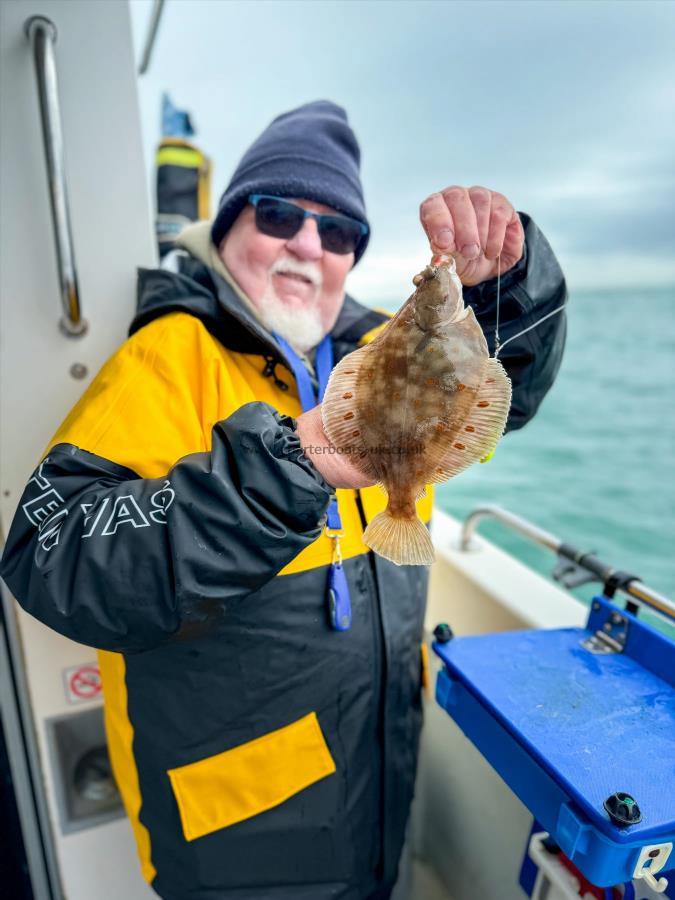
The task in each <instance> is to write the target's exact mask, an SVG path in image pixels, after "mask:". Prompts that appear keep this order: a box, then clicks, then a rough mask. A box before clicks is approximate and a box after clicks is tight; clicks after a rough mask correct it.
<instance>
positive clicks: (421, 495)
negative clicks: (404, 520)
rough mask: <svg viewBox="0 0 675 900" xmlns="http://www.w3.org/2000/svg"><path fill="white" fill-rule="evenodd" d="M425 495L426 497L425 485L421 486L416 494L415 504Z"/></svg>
mask: <svg viewBox="0 0 675 900" xmlns="http://www.w3.org/2000/svg"><path fill="white" fill-rule="evenodd" d="M426 495H427V487H426V485H423V486H422V487H421V488H420V489H419V491H418V492H417V495H416V497H415V503H417V501H418V500H424V498H425V497H426Z"/></svg>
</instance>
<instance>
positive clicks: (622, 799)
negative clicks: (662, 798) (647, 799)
mask: <svg viewBox="0 0 675 900" xmlns="http://www.w3.org/2000/svg"><path fill="white" fill-rule="evenodd" d="M603 806H604V807H605V809H606V810H607V812H608V814H609V817H610V819H611V820H612V822H614V824H615V825H618V826H619V827H620V828H626V826H628V825H635V824H636V823H637V822H641V821H642V813H641V812H640V807H639V806H638V805H637V803H636V802H635V799H634V798H633V797H631V795H630V794H626V793H625V792H624V791H617V792H616V794H612V796H611V797H608V798H607V799H606V800H605V802H604V803H603Z"/></svg>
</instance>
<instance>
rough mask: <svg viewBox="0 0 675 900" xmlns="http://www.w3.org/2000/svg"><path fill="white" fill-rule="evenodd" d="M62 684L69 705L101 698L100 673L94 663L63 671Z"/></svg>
mask: <svg viewBox="0 0 675 900" xmlns="http://www.w3.org/2000/svg"><path fill="white" fill-rule="evenodd" d="M63 682H64V686H65V689H66V699H67V700H68V702H69V703H84V702H86V701H87V700H97V699H98V698H99V697H100V696H101V672H100V670H99V667H98V666H97V665H96V663H88V664H87V665H84V666H74V667H73V668H72V669H64V670H63Z"/></svg>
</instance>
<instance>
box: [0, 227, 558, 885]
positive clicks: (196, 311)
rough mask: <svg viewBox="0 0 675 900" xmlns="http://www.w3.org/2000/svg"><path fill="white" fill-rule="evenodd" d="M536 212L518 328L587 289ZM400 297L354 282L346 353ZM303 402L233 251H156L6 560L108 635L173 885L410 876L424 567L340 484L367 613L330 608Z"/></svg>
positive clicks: (535, 351)
mask: <svg viewBox="0 0 675 900" xmlns="http://www.w3.org/2000/svg"><path fill="white" fill-rule="evenodd" d="M527 234H528V258H526V261H525V262H524V264H522V265H521V266H520V268H519V270H518V271H517V272H516V273H514V274H513V275H512V278H511V280H510V282H509V280H508V279H506V284H505V286H504V294H503V299H502V302H503V306H502V323H503V324H502V326H501V330H502V336H503V337H505V336H508V333H509V329H511V331H512V333H515V331H516V329H520V328H523V327H526V326H527V324H528V317H529V316H535V317H536V316H540V315H542V314H543V313H544V312H545V311H546V307H547V305H549V306H550V308H553V304H554V303H559V302H560V298H561V292H562V295H563V296H564V282H563V280H562V275H561V274H560V271H559V269H558V268H557V264H556V263H555V259H554V258H553V256H552V254H551V252H550V249H548V245H547V244H546V243H545V241H544V239H543V237H542V236H541V235H540V233H539V232H538V231H537V230H536V228H535V227H534V226H533V225H532V224H531V223H530V224H528V226H527ZM544 270H546V271H544ZM528 284H532V285H535V286H536V285H539V286H540V287H541V286H542V285H543V288H542V289H540V290H539V293H538V294H534V295H533V293H532V291H531V290H528ZM482 291H483V293H481V292H480V291H476V292H474V301H475V308H476V311H477V313H478V314H479V319H480V318H481V314H482V316H483V318H484V319H486V320H489V316H490V314H491V313H490V310H492V311H494V306H493V305H491V304H492V301H493V298H492V295H490V293H489V291H488V290H486V289H482ZM468 294H469V297H468V299H469V300H470V299H471V292H468ZM504 310H506V313H505V312H504ZM509 310H510V311H511V312H510V314H509ZM556 319H559V322H558V324H557V325H555V326H554V330H553V331H549V338H548V339H547V338H546V337H545V336H544V337H542V335H537V338H536V340H537V342H538V345H539V344H541V347H542V348H543V347H545V349H546V352H545V353H543V352H539V346H538V345H534V344H532V343H524V342H523V341H521V342H520V344H519V345H518V350H517V354H516V355H515V356H514V357H513V359H514V360H515V362H513V365H512V372H511V374H512V375H513V378H514V383H515V392H514V394H515V399H514V421H513V423H512V424H515V425H516V426H518V425H521V424H523V422H524V421H526V419H527V418H529V415H531V414H532V412H533V411H534V409H536V406H537V405H538V402H539V401H540V400H541V397H542V396H543V394H544V393H545V392H546V390H547V389H548V387H549V386H550V383H551V381H552V380H553V376H554V375H555V371H557V367H558V365H559V361H560V354H561V352H562V344H563V343H564V324H561V322H562V318H561V317H553V321H554V320H556ZM384 321H385V316H384V315H383V314H381V313H377V312H374V311H372V310H368V309H366V308H364V307H362V306H360V305H359V304H357V303H356V302H355V301H354V300H352V299H351V298H347V299H346V301H345V304H344V307H343V310H342V312H341V315H340V317H339V319H338V321H337V323H336V326H335V328H334V331H333V338H334V347H335V356H336V362H337V361H339V359H340V358H341V357H343V356H344V355H345V354H346V353H348V352H350V351H351V350H353V349H355V348H356V347H357V346H359V345H360V344H361V343H363V342H364V341H366V340H368V339H369V337H370V336H372V334H373V332H374V331H375V330H377V329H378V328H379V327H381V326H382V324H383V322H384ZM486 330H488V329H486ZM542 342H543V343H542ZM513 343H514V344H515V343H516V342H513ZM505 363H506V365H507V368H508V367H509V360H508V358H507V359H505ZM533 385H536V390H533ZM537 392H538V393H537ZM300 412H301V408H300V404H299V400H298V395H297V391H296V387H295V384H294V381H293V378H292V375H291V372H290V367H289V366H288V365H286V361H285V359H284V357H283V355H282V354H281V353H280V351H279V349H278V347H277V346H276V344H275V343H274V342H273V341H272V339H271V337H270V335H269V334H268V333H267V332H266V331H265V330H264V328H263V327H262V325H261V324H260V323H259V322H258V321H257V320H256V318H255V316H253V315H252V313H251V311H250V309H249V308H248V306H247V304H246V303H245V302H243V301H242V299H241V297H239V296H238V294H237V293H236V292H235V291H234V290H233V288H232V287H231V286H230V285H229V284H228V283H227V282H226V281H225V280H224V279H223V278H222V277H221V276H220V275H219V274H218V273H217V272H215V271H214V270H213V269H212V268H211V267H209V266H207V265H205V264H204V263H203V262H201V261H200V260H199V259H197V258H195V257H194V256H190V255H186V256H185V257H184V258H183V259H182V260H181V263H180V270H179V271H178V272H169V271H165V270H153V271H149V270H146V271H142V272H141V273H140V279H139V312H138V315H137V317H136V319H135V321H134V323H133V325H132V328H131V337H130V338H129V340H128V341H127V342H126V343H125V344H124V345H123V346H122V347H121V348H120V350H119V351H118V352H117V353H115V355H114V356H113V357H112V358H111V359H110V360H109V361H108V362H107V363H106V364H105V365H104V367H103V369H102V370H101V372H100V373H99V374H98V376H97V377H96V378H95V379H94V381H93V383H92V384H91V386H90V387H89V389H88V390H87V391H86V393H85V394H84V396H83V397H82V399H81V400H80V402H79V403H78V404H77V405H76V406H75V408H74V409H73V410H72V412H71V413H70V415H69V416H68V417H67V419H66V420H65V422H64V423H63V425H62V426H61V428H60V429H59V431H58V432H57V434H56V435H55V437H54V439H53V441H52V442H51V445H50V447H49V449H48V451H47V453H46V455H45V457H44V459H43V460H42V462H41V464H40V465H39V467H38V469H37V470H36V472H35V473H34V475H33V476H32V478H31V480H30V481H29V482H28V485H27V487H26V490H25V492H24V495H23V497H22V499H21V501H20V504H19V510H18V513H17V515H16V517H15V520H14V522H13V524H12V528H11V530H10V534H9V536H8V540H7V546H6V550H5V554H4V557H3V562H2V575H3V577H4V578H5V580H6V582H7V584H8V585H9V587H10V589H11V590H12V592H13V594H14V595H15V596H16V597H17V599H18V600H19V602H20V603H21V604H22V606H23V607H24V608H25V609H26V610H27V611H28V612H30V613H32V614H33V615H34V616H36V617H37V618H38V619H40V620H41V621H43V622H45V623H46V624H47V625H49V626H50V627H52V628H54V629H55V630H57V631H59V632H61V633H62V634H65V635H67V636H68V637H70V638H72V639H74V640H76V641H80V642H82V643H85V644H89V645H91V646H94V647H97V648H99V649H100V651H101V652H100V662H101V670H102V673H103V680H104V694H105V712H106V726H107V732H108V738H109V747H110V754H111V759H112V763H113V768H114V771H115V776H116V779H117V781H118V784H119V786H120V790H121V792H122V795H123V798H124V802H125V806H126V809H127V812H128V815H129V817H130V819H131V822H132V825H133V828H134V831H135V835H136V839H137V843H138V849H139V855H140V859H141V865H142V869H143V874H144V876H145V877H146V879H147V880H148V881H150V882H151V883H152V885H153V887H154V888H155V890H156V891H157V893H159V894H160V895H161V896H162V897H164V898H169V900H216V898H226V897H227V898H233V900H234V898H237V900H253V898H255V900H262V898H276V900H290V898H293V900H302V898H306V900H327V898H333V900H363V898H366V897H369V896H371V895H372V894H373V893H374V892H375V891H376V890H384V891H385V894H386V890H387V886H391V884H392V883H393V882H394V880H395V877H396V869H397V864H398V857H399V854H400V849H401V846H402V842H403V836H404V831H405V825H406V821H407V817H408V812H409V806H410V801H411V798H412V792H413V782H414V777H415V765H416V755H417V742H418V736H419V730H420V725H421V700H420V683H421V678H422V673H421V659H420V649H419V648H420V641H421V637H422V623H423V616H424V606H425V596H426V587H427V573H426V571H425V570H424V569H423V568H419V567H397V566H394V565H393V564H391V563H389V562H388V561H386V560H384V559H381V558H379V557H375V556H374V555H373V554H372V553H369V552H368V549H367V548H366V546H365V545H364V544H363V541H362V534H363V529H364V527H365V525H366V524H367V522H368V521H370V520H371V519H372V517H373V516H374V515H375V514H376V513H377V512H378V511H379V510H380V509H381V508H382V507H383V505H384V496H383V494H382V492H381V491H380V490H379V489H378V488H372V489H367V490H362V491H358V492H356V491H341V490H339V491H337V497H338V503H339V508H340V514H341V518H342V523H343V527H344V530H345V537H344V539H343V542H342V553H343V557H344V560H345V562H344V565H345V571H346V575H347V579H348V582H349V588H350V593H351V603H352V610H353V623H352V627H351V629H350V630H349V631H346V632H337V631H334V630H332V629H331V628H330V625H329V622H328V619H327V615H326V579H327V571H328V566H329V564H330V561H331V553H332V545H331V542H330V541H329V539H328V538H327V537H326V536H325V535H324V534H323V533H322V529H323V525H324V522H325V513H326V509H327V506H328V502H329V500H330V498H331V495H332V491H331V488H330V487H329V486H328V485H327V484H326V483H325V482H324V481H323V479H322V478H321V477H320V475H319V474H318V473H317V471H316V470H315V469H314V467H313V466H312V464H311V463H310V462H309V461H308V459H307V458H306V457H305V456H304V454H303V452H302V450H301V447H300V444H299V440H298V437H297V435H296V432H295V431H294V427H293V418H292V417H293V416H296V415H298V414H299V413H300ZM430 502H431V501H430V500H429V499H427V500H425V501H421V503H420V513H421V515H422V517H423V518H424V519H426V520H428V518H429V515H430ZM383 895H384V894H383Z"/></svg>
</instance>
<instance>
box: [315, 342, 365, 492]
mask: <svg viewBox="0 0 675 900" xmlns="http://www.w3.org/2000/svg"><path fill="white" fill-rule="evenodd" d="M368 352H369V347H362V348H361V349H360V350H355V351H354V352H353V353H350V354H349V355H348V356H345V358H344V359H343V360H341V361H340V362H339V363H338V364H337V366H335V368H334V369H333V371H332V373H331V376H330V378H329V379H328V384H327V386H326V393H325V394H324V398H323V401H322V403H321V418H322V420H323V428H324V431H325V432H326V435H327V436H328V439H329V441H330V442H331V444H334V445H335V447H336V449H337V450H338V452H340V453H344V454H345V455H347V456H348V458H349V461H350V462H351V463H352V464H353V465H354V466H356V468H357V469H358V470H359V471H360V472H362V473H363V474H364V475H365V476H366V477H367V478H369V479H370V480H371V481H379V476H378V474H377V472H376V471H375V468H374V466H373V462H372V459H371V457H370V454H369V453H368V450H367V449H366V444H365V442H364V439H363V435H362V426H361V421H360V416H359V403H358V399H359V398H358V396H357V395H358V389H357V383H358V377H359V370H360V368H361V365H362V362H363V358H364V354H366V353H368Z"/></svg>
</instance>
